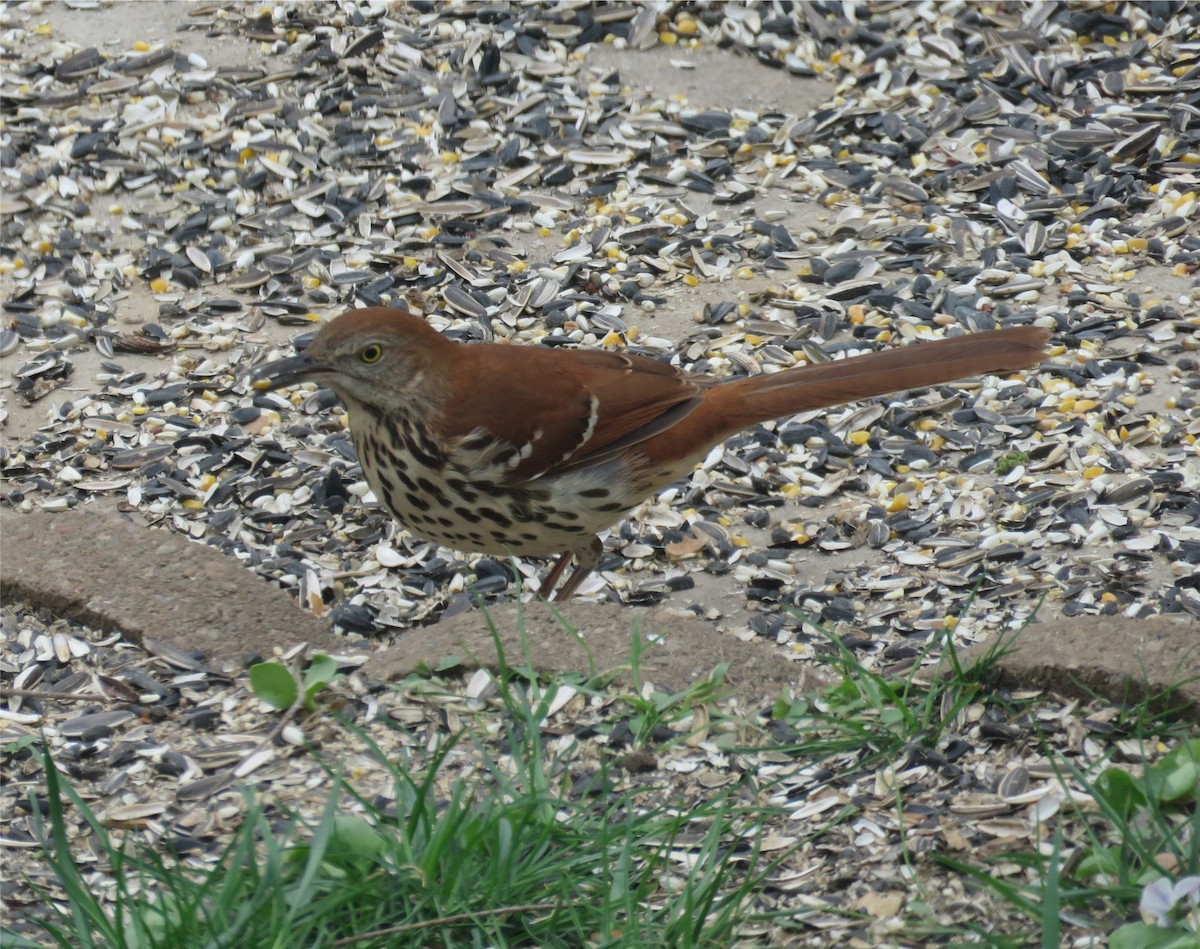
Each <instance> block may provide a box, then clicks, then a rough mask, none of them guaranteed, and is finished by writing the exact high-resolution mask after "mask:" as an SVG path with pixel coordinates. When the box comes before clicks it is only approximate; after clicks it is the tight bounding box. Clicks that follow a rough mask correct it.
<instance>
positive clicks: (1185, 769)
mask: <svg viewBox="0 0 1200 949" xmlns="http://www.w3.org/2000/svg"><path fill="white" fill-rule="evenodd" d="M1142 786H1143V787H1144V788H1145V790H1146V795H1147V797H1149V798H1150V799H1151V800H1154V801H1162V802H1164V803H1167V804H1183V803H1186V802H1188V801H1191V800H1194V799H1195V798H1196V789H1197V787H1200V739H1193V740H1191V741H1185V742H1183V744H1181V745H1180V746H1179V747H1178V748H1176V749H1175V750H1174V751H1172V752H1171V753H1170V754H1168V755H1167V756H1166V757H1164V758H1163V760H1162V761H1160V762H1159V763H1158V764H1156V765H1154V766H1153V767H1151V768H1147V769H1146V776H1145V778H1143V779H1142Z"/></svg>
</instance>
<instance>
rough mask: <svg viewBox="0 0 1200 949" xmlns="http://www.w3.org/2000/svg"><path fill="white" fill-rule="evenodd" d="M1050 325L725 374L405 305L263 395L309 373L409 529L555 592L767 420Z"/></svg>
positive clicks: (1016, 357) (877, 391)
mask: <svg viewBox="0 0 1200 949" xmlns="http://www.w3.org/2000/svg"><path fill="white" fill-rule="evenodd" d="M1049 335H1050V334H1049V333H1047V332H1046V331H1045V330H1041V329H1037V328H1034V327H1031V326H1024V327H1018V328H1015V329H1003V330H991V331H988V332H982V333H974V334H972V335H969V336H959V337H955V338H953V339H943V340H938V341H937V342H932V343H925V344H921V345H916V346H904V347H902V348H899V349H892V350H888V351H886V352H880V353H871V354H868V355H864V356H857V357H854V358H851V359H843V360H836V361H833V362H826V363H820V364H818V365H812V366H799V367H796V368H794V369H786V370H784V371H781V372H776V373H770V374H763V375H757V376H750V377H749V378H743V379H734V380H728V381H723V380H720V379H716V378H714V377H712V376H704V375H696V374H693V373H688V372H683V371H681V370H679V369H675V368H672V367H671V366H668V365H665V364H664V363H661V362H658V361H656V360H654V359H651V358H650V357H648V356H638V355H627V354H624V353H615V352H597V351H585V350H577V349H573V350H566V349H549V348H542V347H535V346H507V345H494V344H488V345H485V344H481V345H472V346H464V345H460V344H458V343H455V342H453V341H451V340H449V339H447V338H445V337H444V336H442V335H441V334H440V333H438V332H437V331H436V330H434V329H433V328H432V327H430V326H428V325H427V324H426V323H425V322H424V321H423V320H421V319H419V318H418V317H416V316H413V315H412V314H411V313H406V312H404V311H402V310H394V309H388V308H385V307H370V308H368V309H362V310H352V311H350V312H349V313H345V314H343V315H342V316H340V317H338V318H337V319H335V320H333V321H331V322H330V323H328V324H326V325H325V326H324V327H322V328H321V331H320V332H319V333H317V336H316V338H315V339H314V340H313V342H312V345H310V346H309V347H308V349H306V350H305V351H304V352H303V353H302V354H301V355H298V356H294V357H292V358H288V359H280V360H277V361H275V362H272V363H268V364H266V365H263V366H261V367H259V368H258V369H257V370H256V371H255V373H254V375H253V377H252V378H253V386H254V388H256V389H271V388H275V387H278V386H288V385H292V384H294V383H298V382H304V381H312V382H316V383H319V384H321V385H324V386H328V387H329V388H330V389H332V390H333V391H334V392H335V393H336V394H337V396H338V397H339V398H340V399H341V400H342V402H343V403H344V404H345V405H346V408H347V409H348V410H349V412H350V420H351V422H350V431H351V434H352V436H353V439H354V446H355V448H356V450H357V451H358V457H359V461H360V462H361V463H362V468H363V472H364V473H365V474H366V477H367V482H368V483H369V484H370V485H371V488H372V489H373V490H374V492H375V495H376V497H378V498H379V500H380V501H381V502H383V504H384V506H385V507H387V509H388V510H389V511H391V513H392V514H393V516H395V518H396V519H397V520H398V521H400V523H401V524H403V525H404V526H405V527H407V528H408V529H409V530H411V531H413V532H414V533H415V534H418V535H421V536H423V537H426V538H428V539H430V540H433V541H436V542H437V543H439V544H443V545H445V546H447V547H456V548H460V549H467V550H478V551H483V552H486V553H491V554H508V553H511V554H518V555H520V556H530V557H543V556H547V555H549V554H558V555H559V557H558V560H557V561H556V562H555V564H554V567H553V569H551V571H550V573H549V574H548V575H547V576H546V579H545V581H544V582H543V583H542V586H541V589H540V590H539V591H538V592H539V595H540V596H542V597H544V598H549V596H550V594H551V593H552V592H553V591H554V588H555V587H556V586H557V585H558V581H559V580H560V579H561V577H562V574H563V571H564V570H565V569H566V567H567V564H568V563H569V562H570V559H571V557H572V556H573V557H574V558H575V570H574V572H572V574H571V575H570V577H569V578H568V579H567V581H566V583H564V584H563V585H562V587H561V589H559V591H558V594H557V597H556V599H560V600H565V599H566V598H567V597H569V596H570V595H571V594H572V593H574V592H575V590H576V589H577V588H578V587H579V584H580V583H582V582H583V580H584V578H585V577H587V575H588V574H589V573H591V571H592V570H593V568H595V566H596V564H597V563H598V562H599V560H600V554H601V552H602V550H603V547H602V545H601V543H600V538H599V537H598V536H597V534H598V533H599V532H601V531H603V530H605V529H606V528H608V527H610V526H611V525H613V524H614V523H616V522H617V521H618V520H620V519H621V518H622V517H623V516H625V515H626V514H627V513H628V512H629V511H631V510H632V509H633V508H635V507H637V505H638V504H640V503H641V502H642V501H643V500H645V499H646V497H647V496H649V495H650V494H652V493H654V492H655V491H657V490H659V489H660V488H662V487H665V486H666V485H668V484H670V483H671V482H673V481H675V480H676V479H678V478H680V477H682V476H683V475H685V474H687V473H688V472H689V471H690V470H691V469H692V467H693V466H694V465H695V464H696V463H697V462H699V461H700V460H701V459H703V458H704V456H705V455H707V454H708V452H709V450H710V449H711V448H712V447H713V446H714V445H716V444H718V443H720V442H722V441H724V440H725V439H726V438H728V437H730V436H731V435H733V434H734V433H736V432H738V431H740V430H741V429H743V428H746V427H748V426H750V425H754V424H756V423H758V422H765V421H768V420H770V419H776V418H780V417H782V416H786V415H795V414H796V413H798V412H804V411H807V410H809V409H818V408H824V407H827V406H832V405H837V404H839V403H842V402H852V401H854V400H856V399H865V398H867V397H869V396H874V395H882V394H884V393H887V392H894V391H897V390H900V389H914V388H918V387H922V386H932V385H937V384H939V383H944V382H950V381H952V380H955V379H961V378H963V377H965V376H973V375H978V374H979V373H985V372H996V371H1001V370H1012V369H1024V368H1026V367H1028V366H1032V365H1033V364H1034V363H1036V362H1037V361H1038V360H1039V359H1040V358H1041V357H1042V355H1043V350H1044V346H1045V342H1046V339H1047V338H1048V337H1049Z"/></svg>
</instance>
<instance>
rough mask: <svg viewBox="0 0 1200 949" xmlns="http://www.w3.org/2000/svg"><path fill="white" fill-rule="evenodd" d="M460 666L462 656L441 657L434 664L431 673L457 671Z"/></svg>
mask: <svg viewBox="0 0 1200 949" xmlns="http://www.w3.org/2000/svg"><path fill="white" fill-rule="evenodd" d="M462 664H463V657H462V656H455V655H453V654H451V655H449V656H442V658H441V659H439V660H438V661H437V662H435V663H434V665H433V671H434V672H448V671H450V670H451V669H457V668H458V667H459V666H461V665H462Z"/></svg>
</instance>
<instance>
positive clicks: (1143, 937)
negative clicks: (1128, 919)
mask: <svg viewBox="0 0 1200 949" xmlns="http://www.w3.org/2000/svg"><path fill="white" fill-rule="evenodd" d="M1195 945H1196V936H1195V934H1194V933H1185V932H1180V931H1179V930H1178V929H1162V928H1160V927H1158V926H1151V925H1150V924H1149V923H1126V924H1125V925H1124V926H1122V927H1121V928H1120V929H1118V930H1117V931H1116V932H1114V933H1113V934H1112V935H1111V936H1109V938H1108V949H1192V947H1194V946H1195Z"/></svg>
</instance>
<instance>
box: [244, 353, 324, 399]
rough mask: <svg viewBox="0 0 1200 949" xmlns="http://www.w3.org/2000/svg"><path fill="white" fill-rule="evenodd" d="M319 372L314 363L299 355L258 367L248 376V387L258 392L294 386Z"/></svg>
mask: <svg viewBox="0 0 1200 949" xmlns="http://www.w3.org/2000/svg"><path fill="white" fill-rule="evenodd" d="M319 370H320V367H319V366H318V365H317V364H316V363H314V362H313V361H312V360H311V359H309V358H308V356H306V355H304V354H303V353H301V354H300V355H299V356H289V357H288V358H287V359H276V360H275V361H274V362H269V363H265V364H264V365H261V366H259V367H258V368H257V369H255V370H254V372H252V373H251V374H250V386H251V388H254V389H258V390H259V391H260V392H261V391H265V390H267V389H279V388H283V387H284V386H294V385H295V384H296V383H298V382H304V381H305V379H307V378H309V377H310V376H312V375H313V374H314V373H316V372H318V371H319Z"/></svg>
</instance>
